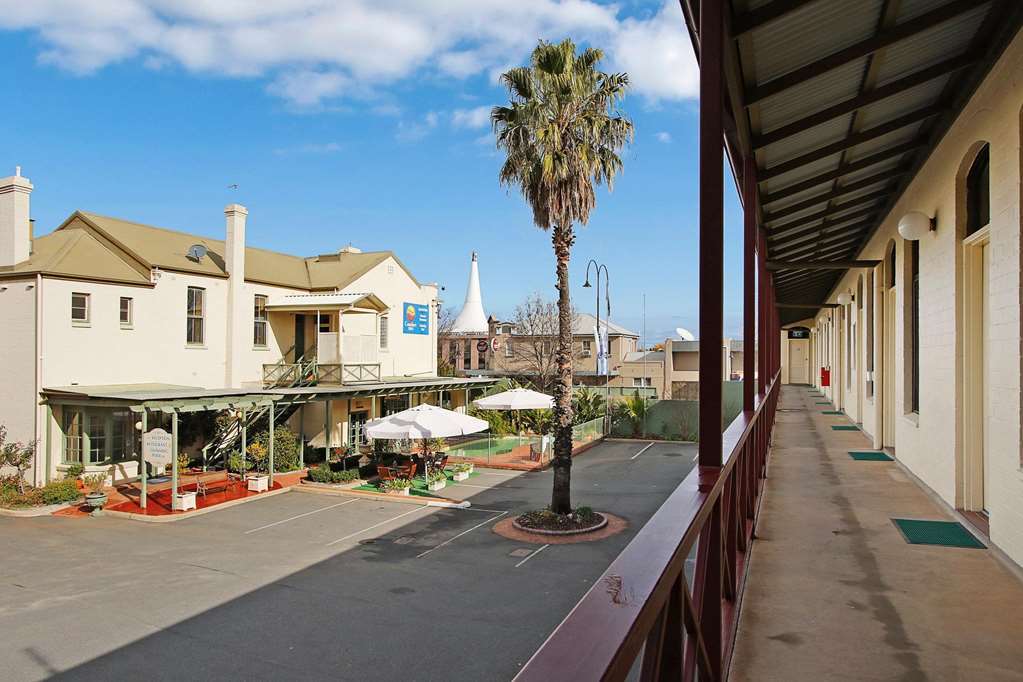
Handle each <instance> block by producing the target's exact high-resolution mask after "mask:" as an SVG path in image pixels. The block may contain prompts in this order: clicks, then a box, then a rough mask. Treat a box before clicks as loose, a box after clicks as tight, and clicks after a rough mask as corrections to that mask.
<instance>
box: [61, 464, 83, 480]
mask: <svg viewBox="0 0 1023 682" xmlns="http://www.w3.org/2000/svg"><path fill="white" fill-rule="evenodd" d="M84 473H85V467H84V466H82V465H81V464H78V463H77V462H76V463H75V464H69V465H68V467H67V469H65V470H64V478H69V479H72V480H74V479H76V478H78V477H79V476H81V475H82V474H84Z"/></svg>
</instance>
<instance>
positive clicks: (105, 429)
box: [61, 405, 135, 465]
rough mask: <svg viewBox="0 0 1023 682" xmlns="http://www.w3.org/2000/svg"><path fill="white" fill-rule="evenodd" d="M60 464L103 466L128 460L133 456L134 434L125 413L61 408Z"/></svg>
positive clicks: (102, 409)
mask: <svg viewBox="0 0 1023 682" xmlns="http://www.w3.org/2000/svg"><path fill="white" fill-rule="evenodd" d="M62 409H63V414H62V418H61V429H62V431H63V451H62V453H61V461H62V462H63V463H64V464H86V465H89V464H92V465H96V464H104V463H107V462H118V461H123V460H126V459H130V458H131V457H132V456H133V454H134V453H133V450H134V445H135V444H134V438H135V432H134V430H133V429H132V424H133V417H132V413H131V412H129V411H128V410H112V409H109V408H95V409H92V408H85V407H74V406H71V405H66V406H64V407H63V408H62Z"/></svg>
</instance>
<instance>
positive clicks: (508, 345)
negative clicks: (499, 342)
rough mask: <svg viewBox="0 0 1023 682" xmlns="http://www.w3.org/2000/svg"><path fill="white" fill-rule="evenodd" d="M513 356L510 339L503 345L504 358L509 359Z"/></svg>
mask: <svg viewBox="0 0 1023 682" xmlns="http://www.w3.org/2000/svg"><path fill="white" fill-rule="evenodd" d="M513 355H514V351H513V349H512V342H511V339H509V340H508V342H507V343H506V344H504V357H506V358H510V357H512V356H513Z"/></svg>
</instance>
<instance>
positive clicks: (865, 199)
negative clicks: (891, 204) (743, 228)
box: [764, 190, 890, 232]
mask: <svg viewBox="0 0 1023 682" xmlns="http://www.w3.org/2000/svg"><path fill="white" fill-rule="evenodd" d="M889 191H890V190H880V191H877V192H871V193H870V194H863V195H861V196H858V197H853V198H852V199H849V200H848V201H843V202H842V203H841V204H835V205H833V206H831V207H829V208H824V209H821V210H820V211H817V212H816V213H808V214H806V215H805V216H800V217H799V218H797V219H796V220H790V221H789V222H787V223H782V224H781V225H774V226H771V228H772V229H770V230H769V231H768V232H774V231H776V230H779V229H786V228H789V227H793V226H795V225H799V224H804V225H805V224H806V223H807V222H813V221H814V220H816V219H818V218H825V217H827V216H830V215H834V214H835V213H837V212H838V211H843V210H845V209H848V208H851V207H853V206H859V205H860V204H866V203H869V202H873V201H877V200H878V199H883V198H885V197H887V196H888V193H889ZM842 217H845V218H848V217H850V216H849V215H846V216H842ZM770 220H771V218H768V217H765V218H764V222H765V223H766V222H769V221H770ZM800 221H802V222H800Z"/></svg>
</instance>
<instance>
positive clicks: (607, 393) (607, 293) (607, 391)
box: [583, 258, 611, 433]
mask: <svg viewBox="0 0 1023 682" xmlns="http://www.w3.org/2000/svg"><path fill="white" fill-rule="evenodd" d="M590 267H593V269H594V270H595V272H596V275H597V286H596V288H595V289H594V294H596V305H595V306H594V307H595V309H596V311H597V316H596V317H597V372H598V373H599V372H600V370H601V364H600V361H601V359H604V360H605V361H607V362H609V361H610V358H609V357H607V356H609V355H610V354H611V349H610V347H609V348H608V349H607V355H605V354H604V350H603V349H604V337H603V336H602V335H601V333H600V273H601V271H603V273H604V303H605V305H606V308H607V318H606V319H605V320H604V324H605V325H607V324H608V323H609V322H610V321H611V290H610V285H611V276H610V275H609V274H608V272H607V266H606V265H601V264H599V263H597V261H596V260H594V259H592V258H591V259H590V262H588V263H587V264H586V282H585V283H584V284H583V287H584V288H586V289H589V288H591V285H590ZM608 332H609V333H608V337H610V329H609V330H608ZM607 343H608V346H610V345H611V340H610V338H608V342H607ZM607 369H610V368H607ZM610 381H611V379H610V375H609V374H608V372H607V371H605V372H604V432H605V433H607V432H608V430H609V429H610V424H609V423H608V414H609V412H608V411H609V409H610V403H611V384H610Z"/></svg>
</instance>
